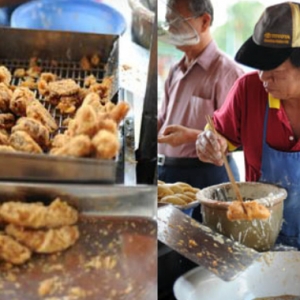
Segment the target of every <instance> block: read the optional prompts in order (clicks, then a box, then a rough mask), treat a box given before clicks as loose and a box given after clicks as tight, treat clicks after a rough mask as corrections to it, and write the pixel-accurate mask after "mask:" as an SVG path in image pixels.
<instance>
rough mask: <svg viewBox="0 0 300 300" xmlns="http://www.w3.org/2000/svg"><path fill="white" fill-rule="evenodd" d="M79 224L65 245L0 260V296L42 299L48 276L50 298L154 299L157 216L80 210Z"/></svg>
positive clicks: (3, 298)
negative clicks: (11, 263) (15, 260)
mask: <svg viewBox="0 0 300 300" xmlns="http://www.w3.org/2000/svg"><path fill="white" fill-rule="evenodd" d="M78 226H79V231H80V238H79V240H78V241H77V243H76V244H75V245H74V246H73V247H71V248H70V249H68V250H66V251H64V252H62V253H58V254H54V255H37V254H35V255H34V256H33V258H32V259H31V261H30V262H29V263H27V264H26V265H24V266H21V267H12V268H10V267H8V266H7V265H1V269H2V270H1V275H0V299H1V300H6V299H15V300H19V299H20V300H21V299H22V300H25V299H30V300H38V299H41V297H40V296H39V295H38V289H39V286H40V284H41V283H42V282H45V280H49V279H55V280H54V282H55V284H54V285H53V286H52V288H51V289H50V291H49V292H48V293H47V295H45V297H53V299H55V300H58V299H60V300H61V299H69V298H70V299H87V300H99V299H110V300H123V299H124V300H127V299H128V300H131V299H139V300H149V299H155V297H156V292H157V272H156V271H157V270H156V262H157V255H156V254H157V250H156V249H157V244H156V232H157V229H156V222H154V221H153V220H152V219H147V218H139V217H102V216H101V217H99V216H90V215H81V217H80V222H79V224H78ZM56 279H57V280H56ZM68 297H69V298H68ZM72 297H73V298H72ZM76 297H77V298H76ZM51 299H52V298H51Z"/></svg>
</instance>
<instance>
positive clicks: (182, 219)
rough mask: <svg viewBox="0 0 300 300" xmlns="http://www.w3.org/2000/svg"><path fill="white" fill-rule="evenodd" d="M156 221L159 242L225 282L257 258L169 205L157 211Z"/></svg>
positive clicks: (257, 255) (252, 253)
mask: <svg viewBox="0 0 300 300" xmlns="http://www.w3.org/2000/svg"><path fill="white" fill-rule="evenodd" d="M157 221H158V239H159V240H160V241H161V242H163V243H164V244H166V245H167V246H169V247H170V248H172V249H174V250H175V251H177V252H178V253H180V254H182V255H183V256H185V257H186V258H188V259H190V260H191V261H193V262H195V263H197V264H199V265H202V266H204V267H205V268H207V269H208V270H209V271H211V272H212V273H214V274H215V275H217V276H218V277H220V278H222V279H223V280H225V281H229V280H233V279H234V278H235V277H236V276H237V275H238V274H239V273H241V272H243V271H244V270H245V269H246V268H247V267H249V266H250V265H251V264H252V263H253V262H254V261H255V260H256V259H257V258H258V257H259V256H260V254H259V253H258V252H256V251H254V250H253V249H250V248H247V247H245V246H243V245H241V244H239V243H237V242H234V241H233V240H231V239H228V238H226V237H224V236H223V235H221V234H218V233H216V232H214V231H212V230H211V229H210V228H208V227H206V226H203V225H201V224H200V223H198V222H196V221H195V220H194V219H192V218H191V217H189V216H187V215H186V214H184V213H183V212H181V211H180V210H179V209H177V208H176V207H174V206H172V205H167V206H163V207H160V208H158V212H157Z"/></svg>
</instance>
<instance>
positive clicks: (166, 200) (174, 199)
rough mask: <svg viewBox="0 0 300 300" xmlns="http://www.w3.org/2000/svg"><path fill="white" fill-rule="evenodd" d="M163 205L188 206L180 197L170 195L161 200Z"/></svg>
mask: <svg viewBox="0 0 300 300" xmlns="http://www.w3.org/2000/svg"><path fill="white" fill-rule="evenodd" d="M160 202H161V203H171V204H175V205H186V202H185V201H184V200H183V199H181V198H179V197H178V196H175V195H169V196H165V197H163V198H161V200H160Z"/></svg>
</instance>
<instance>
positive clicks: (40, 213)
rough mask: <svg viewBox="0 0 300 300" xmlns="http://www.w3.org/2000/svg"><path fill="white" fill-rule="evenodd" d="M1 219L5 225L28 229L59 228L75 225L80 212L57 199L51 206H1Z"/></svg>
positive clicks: (7, 204) (34, 204)
mask: <svg viewBox="0 0 300 300" xmlns="http://www.w3.org/2000/svg"><path fill="white" fill-rule="evenodd" d="M0 218H1V219H2V220H3V221H4V222H5V223H11V224H14V225H17V226H22V227H27V228H34V229H41V228H57V227H61V226H67V225H73V224H75V223H76V222H77V220H78V212H77V210H76V209H74V208H73V207H71V206H70V205H68V204H67V203H66V202H64V201H61V200H60V198H56V199H55V200H54V201H53V202H52V203H51V204H50V205H49V206H44V204H42V203H25V202H13V201H11V202H4V203H3V204H2V205H1V206H0Z"/></svg>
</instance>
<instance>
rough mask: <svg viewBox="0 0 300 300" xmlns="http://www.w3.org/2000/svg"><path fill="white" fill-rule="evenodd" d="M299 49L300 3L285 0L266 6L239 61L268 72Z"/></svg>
mask: <svg viewBox="0 0 300 300" xmlns="http://www.w3.org/2000/svg"><path fill="white" fill-rule="evenodd" d="M295 48H300V3H296V2H283V3H280V4H276V5H273V6H269V7H267V8H266V9H265V11H264V12H263V14H262V15H261V17H260V19H259V20H258V22H257V23H256V25H255V27H254V32H253V35H252V36H251V37H250V38H249V39H248V40H247V41H246V42H245V43H244V44H243V45H242V46H241V48H240V49H239V50H238V52H237V53H236V55H235V60H236V61H237V62H239V63H241V64H243V65H246V66H249V67H252V68H254V69H259V70H263V71H264V70H265V71H267V70H271V69H275V68H277V67H278V66H280V65H281V64H282V63H283V62H284V61H285V60H287V59H288V58H289V57H290V55H291V54H292V52H293V50H294V49H295Z"/></svg>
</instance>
